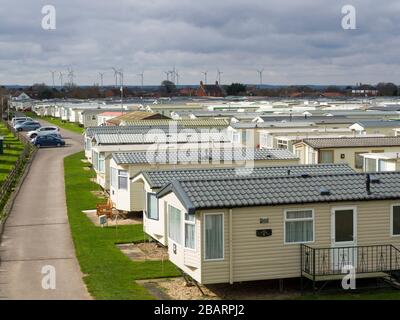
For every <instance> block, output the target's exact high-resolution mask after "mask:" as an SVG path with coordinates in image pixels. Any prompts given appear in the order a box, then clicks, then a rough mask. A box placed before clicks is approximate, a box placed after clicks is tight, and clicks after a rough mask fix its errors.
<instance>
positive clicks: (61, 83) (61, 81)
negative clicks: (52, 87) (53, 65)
mask: <svg viewBox="0 0 400 320" xmlns="http://www.w3.org/2000/svg"><path fill="white" fill-rule="evenodd" d="M63 77H64V75H63V73H62V72H60V74H59V76H58V78H59V79H60V86H61V87H63V85H64V82H63Z"/></svg>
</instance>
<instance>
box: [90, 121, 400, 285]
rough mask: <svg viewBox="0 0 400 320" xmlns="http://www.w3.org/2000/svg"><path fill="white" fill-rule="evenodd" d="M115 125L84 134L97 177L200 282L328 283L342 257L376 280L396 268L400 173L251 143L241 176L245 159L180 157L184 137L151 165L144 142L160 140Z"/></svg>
mask: <svg viewBox="0 0 400 320" xmlns="http://www.w3.org/2000/svg"><path fill="white" fill-rule="evenodd" d="M104 130H116V129H108V128H107V129H104ZM118 130H121V131H120V132H119V133H117V134H115V133H114V134H110V133H105V134H103V136H102V134H101V133H99V132H97V133H93V132H92V133H90V134H88V133H87V136H86V137H85V141H86V143H85V149H86V150H85V151H86V154H87V155H88V158H89V159H90V161H91V162H92V163H93V166H94V168H95V170H96V173H97V176H98V177H102V174H103V177H102V178H98V182H99V183H100V184H102V185H103V186H104V188H105V189H107V188H108V189H109V191H110V198H111V200H112V201H113V203H114V204H115V206H116V207H117V209H119V210H124V211H143V212H144V218H143V220H144V231H145V232H146V233H147V234H148V235H150V236H151V237H152V238H154V239H155V240H156V241H158V242H160V243H161V244H163V245H166V246H168V252H169V257H170V260H171V261H172V262H173V263H174V264H176V265H177V266H178V267H179V268H180V269H181V270H183V271H184V272H185V273H187V274H188V275H190V276H191V277H192V278H193V279H195V280H196V281H198V282H199V283H203V284H212V283H234V282H241V281H253V280H267V279H278V278H280V279H281V278H291V277H299V276H306V277H308V278H311V279H313V280H319V279H321V280H326V279H333V278H335V277H337V276H338V275H341V274H342V271H341V267H342V266H343V265H345V264H346V265H354V267H355V268H356V271H357V273H359V274H363V275H364V276H371V277H372V276H382V277H385V276H386V275H387V274H388V273H389V274H390V273H391V272H392V271H396V270H400V254H399V251H398V249H397V248H398V245H399V239H400V238H399V236H400V204H399V203H400V174H399V173H397V172H392V173H375V174H373V175H370V174H362V173H355V172H354V170H353V166H352V165H346V164H336V165H333V164H320V165H318V164H310V165H299V160H300V159H299V157H298V156H296V155H293V154H292V153H290V152H289V151H288V150H284V149H279V150H275V149H267V150H260V149H253V150H254V151H253V160H254V159H257V161H253V162H252V165H251V166H249V167H247V168H246V169H247V170H248V171H246V172H244V173H243V166H244V167H246V166H245V165H243V163H241V164H240V165H239V164H238V165H236V168H235V164H233V163H232V162H230V163H226V164H224V163H223V162H221V161H220V160H221V159H218V160H219V161H216V163H213V161H212V160H213V159H212V158H210V157H209V156H207V157H206V158H207V161H204V162H202V161H199V160H201V157H199V154H201V152H200V151H198V152H197V156H195V161H193V164H191V163H190V161H188V159H185V161H180V160H179V159H180V156H182V152H181V154H180V151H179V150H178V149H179V148H178V144H177V145H172V148H169V149H166V153H164V154H167V155H174V156H173V157H172V158H173V159H174V162H172V161H169V158H168V159H162V161H159V160H154V161H153V163H152V162H151V161H149V159H148V156H149V152H148V149H147V148H148V147H149V146H153V145H154V141H151V142H150V143H149V144H146V143H138V142H137V140H135V139H137V136H135V137H132V136H130V135H132V133H129V134H128V133H123V132H122V130H128V128H125V129H118ZM94 131H96V130H94ZM130 139H133V140H130ZM99 142H100V143H99ZM197 142H198V141H197ZM209 142H210V141H208V143H209ZM219 142H221V141H219ZM222 142H224V143H226V144H227V145H229V146H230V147H232V146H233V145H235V143H234V142H232V141H230V139H228V140H226V141H222ZM182 144H183V145H185V144H187V142H186V143H185V142H183V143H182ZM166 145H168V144H166ZM239 145H240V144H237V145H236V148H237V147H238V146H239ZM158 147H160V145H158ZM169 147H171V145H169ZM143 148H144V149H143ZM204 149H205V150H210V149H211V150H212V149H216V148H213V147H212V145H210V144H208V145H207V147H205V148H204ZM189 150H190V148H189ZM187 151H188V150H187V149H186V150H185V151H184V154H186V153H187ZM150 155H151V153H150ZM152 159H156V157H154V154H153V157H152ZM244 163H246V161H244ZM172 166H173V167H172ZM167 169H169V170H167ZM149 170H151V171H149ZM388 257H390V259H389V258H388ZM317 259H318V263H316V260H317ZM321 261H323V262H321ZM365 265H367V266H369V267H368V268H365Z"/></svg>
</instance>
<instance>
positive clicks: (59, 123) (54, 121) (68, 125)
mask: <svg viewBox="0 0 400 320" xmlns="http://www.w3.org/2000/svg"><path fill="white" fill-rule="evenodd" d="M25 115H26V116H27V117H31V118H35V119H43V120H45V121H47V122H50V123H52V124H54V125H56V126H57V127H60V128H63V129H66V130H70V131H73V132H76V133H83V132H84V131H85V129H84V128H82V127H80V126H79V125H78V124H77V123H72V122H64V121H62V120H61V119H59V118H53V117H48V116H46V117H39V116H38V115H37V114H36V113H34V112H25Z"/></svg>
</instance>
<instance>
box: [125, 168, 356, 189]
mask: <svg viewBox="0 0 400 320" xmlns="http://www.w3.org/2000/svg"><path fill="white" fill-rule="evenodd" d="M333 173H354V170H353V169H351V167H350V166H349V165H347V164H317V165H291V166H279V167H256V168H226V169H178V170H176V169H175V170H157V171H143V172H141V173H139V174H138V175H140V174H142V175H143V177H144V178H145V179H146V181H147V182H148V183H149V185H150V188H161V187H163V186H165V185H167V184H169V183H171V182H172V181H174V180H200V179H206V180H207V179H208V180H209V179H214V178H234V177H248V178H253V177H267V176H270V177H275V176H287V175H295V176H296V175H297V176H298V175H302V174H315V175H319V174H333ZM138 175H137V176H138ZM131 179H132V178H131Z"/></svg>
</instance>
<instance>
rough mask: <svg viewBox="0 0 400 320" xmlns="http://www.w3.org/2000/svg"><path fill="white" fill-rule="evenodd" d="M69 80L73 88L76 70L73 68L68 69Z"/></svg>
mask: <svg viewBox="0 0 400 320" xmlns="http://www.w3.org/2000/svg"><path fill="white" fill-rule="evenodd" d="M68 78H69V85H70V86H72V85H73V84H74V70H73V69H72V68H68Z"/></svg>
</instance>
